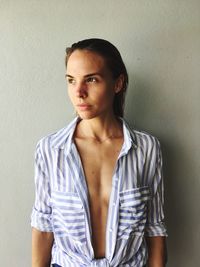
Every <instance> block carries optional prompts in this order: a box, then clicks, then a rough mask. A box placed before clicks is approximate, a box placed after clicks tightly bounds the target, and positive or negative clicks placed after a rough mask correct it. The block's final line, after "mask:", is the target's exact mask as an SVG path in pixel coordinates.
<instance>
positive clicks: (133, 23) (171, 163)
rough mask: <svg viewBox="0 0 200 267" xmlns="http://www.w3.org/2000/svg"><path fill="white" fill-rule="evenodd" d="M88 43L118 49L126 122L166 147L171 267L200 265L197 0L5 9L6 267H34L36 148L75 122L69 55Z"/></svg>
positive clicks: (1, 238) (1, 209)
mask: <svg viewBox="0 0 200 267" xmlns="http://www.w3.org/2000/svg"><path fill="white" fill-rule="evenodd" d="M89 37H100V38H104V39H108V40H110V41H111V42H113V43H114V44H115V45H116V46H117V47H118V48H119V50H120V52H121V54H122V57H123V58H124V61H125V64H126V66H127V69H128V71H129V76H130V85H129V91H128V95H127V106H126V118H127V119H128V121H129V122H130V123H131V124H132V125H134V126H135V127H136V128H139V129H143V130H145V131H147V132H150V133H151V134H153V135H155V136H157V137H158V138H159V139H160V141H161V145H162V150H163V157H164V175H165V202H166V206H165V209H166V222H167V227H168V234H169V237H168V253H169V262H168V266H169V267H196V266H199V244H200V227H199V224H200V210H199V203H200V194H199V191H200V187H199V186H200V177H199V173H200V164H199V155H200V142H199V131H200V123H199V122H200V118H199V117H200V116H199V115H200V105H199V101H200V90H199V84H200V75H199V74H200V73H199V70H200V1H199V0H180V1H179V0H163V1H161V0H146V1H145V0H107V1H105V0H101V1H100V0H99V1H92V0H68V1H67V0H66V1H65V0H57V1H56V0H40V1H39V0H38V1H37V0H35V1H34V0H13V1H11V0H5V1H2V0H1V1H0V116H1V117H0V118H1V124H0V196H1V201H0V255H1V262H0V265H1V266H8V267H19V266H20V267H27V266H30V265H31V264H30V258H31V256H30V255H31V253H30V251H31V228H30V213H31V208H32V205H33V200H34V181H33V164H34V150H35V145H36V142H37V141H38V140H39V139H40V138H41V137H42V136H44V135H46V134H48V133H51V132H54V131H56V130H57V129H60V128H62V127H64V126H65V125H67V123H68V122H69V121H70V120H71V119H72V118H73V117H74V111H73V108H72V106H71V105H70V103H69V100H68V98H67V89H66V82H65V79H64V73H65V67H64V55H65V48H66V46H70V45H71V44H72V43H73V42H75V41H78V40H81V39H85V38H89Z"/></svg>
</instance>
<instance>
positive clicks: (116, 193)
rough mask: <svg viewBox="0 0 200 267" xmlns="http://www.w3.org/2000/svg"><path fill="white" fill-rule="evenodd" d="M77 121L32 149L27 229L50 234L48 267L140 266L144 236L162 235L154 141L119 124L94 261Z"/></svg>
mask: <svg viewBox="0 0 200 267" xmlns="http://www.w3.org/2000/svg"><path fill="white" fill-rule="evenodd" d="M78 120H79V118H78V117H77V118H75V119H74V120H73V121H72V122H71V123H70V124H69V125H68V126H67V127H65V128H63V129H61V130H60V131H58V132H56V133H54V134H51V135H48V136H47V137H44V138H42V139H41V140H40V141H39V142H38V144H37V147H36V154H35V184H36V196H35V203H34V207H33V210H32V215H31V225H32V227H34V228H36V229H38V230H40V231H44V232H53V233H54V244H53V247H52V260H51V263H52V264H54V263H57V264H58V265H60V266H62V267H87V266H88V267H89V266H90V267H92V266H96V267H100V266H102V267H106V266H107V267H108V266H112V267H117V266H123V267H142V266H144V265H145V263H146V261H147V247H146V242H145V236H166V229H165V226H164V222H163V220H164V214H163V201H164V199H163V178H162V155H161V150H160V144H159V141H158V140H157V139H156V138H155V137H153V136H152V135H149V134H147V133H144V132H140V131H136V130H133V129H130V127H129V126H128V124H127V122H126V121H125V120H124V119H122V122H123V135H124V143H123V145H122V148H121V151H120V153H119V156H118V159H117V162H116V167H115V172H114V174H113V177H112V189H111V195H110V200H109V207H108V218H107V225H106V251H105V258H102V259H95V258H94V250H93V247H92V229H91V221H90V211H89V204H88V188H87V185H86V179H85V176H84V171H83V166H82V163H81V160H80V156H79V153H78V151H77V148H76V146H75V143H74V141H73V134H74V131H75V128H76V125H77V122H78Z"/></svg>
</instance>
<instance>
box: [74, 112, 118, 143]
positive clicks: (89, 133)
mask: <svg viewBox="0 0 200 267" xmlns="http://www.w3.org/2000/svg"><path fill="white" fill-rule="evenodd" d="M76 135H77V136H79V137H84V138H93V139H96V140H99V141H100V142H103V140H107V139H109V138H118V137H121V136H123V129H122V124H121V122H120V121H119V120H118V119H117V118H116V117H115V116H112V117H111V116H109V117H104V118H99V117H96V118H93V119H89V120H81V121H80V122H79V124H78V125H77V129H76Z"/></svg>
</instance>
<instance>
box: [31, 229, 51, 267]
mask: <svg viewBox="0 0 200 267" xmlns="http://www.w3.org/2000/svg"><path fill="white" fill-rule="evenodd" d="M53 240H54V237H53V233H51V232H41V231H39V230H37V229H35V228H32V267H50V263H51V249H52V245H53Z"/></svg>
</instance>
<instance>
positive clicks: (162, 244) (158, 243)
mask: <svg viewBox="0 0 200 267" xmlns="http://www.w3.org/2000/svg"><path fill="white" fill-rule="evenodd" d="M165 239H166V238H165V237H162V236H155V237H147V238H146V240H147V246H148V262H147V267H165V265H166V258H167V255H166V254H167V252H166V240H165Z"/></svg>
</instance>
